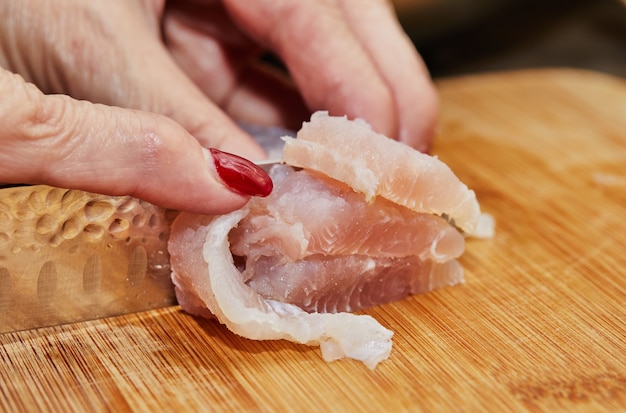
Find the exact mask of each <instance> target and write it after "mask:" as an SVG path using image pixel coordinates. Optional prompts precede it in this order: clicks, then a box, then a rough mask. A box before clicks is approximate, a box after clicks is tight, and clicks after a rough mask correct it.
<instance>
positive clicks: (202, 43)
mask: <svg viewBox="0 0 626 413" xmlns="http://www.w3.org/2000/svg"><path fill="white" fill-rule="evenodd" d="M0 16H4V18H5V19H9V20H11V23H12V24H10V25H3V27H4V28H0V31H4V32H5V33H2V36H1V37H2V38H3V39H4V47H3V48H2V50H3V53H2V55H3V56H0V64H3V65H6V67H9V68H10V69H11V70H13V71H16V72H18V73H22V74H23V75H24V76H25V77H26V79H27V80H29V81H32V82H33V83H35V84H37V85H38V86H39V87H40V88H42V89H43V90H44V91H45V92H48V93H52V92H55V93H67V94H70V95H71V96H74V97H76V98H79V99H87V100H90V101H93V102H101V103H106V104H109V105H115V106H121V107H129V108H135V109H141V110H146V111H152V112H157V113H161V114H164V115H167V116H169V117H171V118H172V119H174V120H176V121H177V122H178V123H180V124H181V125H182V126H183V127H184V128H185V129H187V130H188V131H189V132H190V133H191V134H192V135H193V136H195V137H196V138H197V139H198V140H199V141H200V143H201V144H202V145H203V146H205V147H217V148H221V149H224V150H226V151H230V152H235V153H238V154H241V155H243V156H246V157H249V158H252V159H255V158H260V157H262V156H263V153H262V151H261V150H260V148H259V147H258V146H257V145H255V144H254V143H253V142H252V141H251V140H250V138H249V137H248V136H247V135H246V134H244V133H243V132H242V131H241V130H239V128H237V127H236V125H235V124H234V123H233V121H232V119H237V120H242V121H248V122H252V123H266V124H274V125H284V126H288V127H291V128H298V127H299V126H298V125H299V124H300V122H301V121H302V120H305V119H306V118H307V117H308V111H313V110H318V109H324V110H329V111H330V112H331V114H335V115H340V114H347V115H348V116H350V117H361V118H364V119H366V120H367V121H368V122H370V123H371V124H372V125H373V126H374V128H375V129H376V130H378V131H379V132H382V133H385V134H386V135H388V136H392V137H396V138H398V139H400V140H402V141H404V142H406V143H408V144H410V145H412V146H415V147H417V148H419V149H425V148H427V147H428V144H429V142H430V139H431V138H432V133H433V129H434V125H435V122H436V115H437V98H436V94H435V92H434V89H433V86H432V83H431V82H430V80H429V78H428V74H427V72H426V69H425V68H424V66H423V64H422V63H421V61H420V59H419V56H418V55H417V53H416V52H415V50H414V48H413V46H412V45H411V43H410V42H409V40H408V39H407V38H406V36H405V35H404V34H403V32H402V30H401V28H400V26H399V24H398V23H397V20H396V19H395V16H394V13H393V9H392V8H391V5H390V4H388V3H387V2H386V1H385V0H369V1H365V2H364V1H363V0H328V1H302V0H282V1H276V0H256V1H254V2H250V1H247V0H224V1H223V2H218V1H216V0H187V1H185V0H178V1H176V0H172V1H168V2H165V1H164V0H143V1H140V0H135V1H131V0H125V1H119V0H118V1H114V0H92V1H89V2H85V1H81V0H58V1H55V2H52V3H51V2H45V1H41V0H23V1H20V2H3V4H2V5H0ZM264 49H268V50H271V51H273V52H274V53H275V54H277V55H278V56H279V57H280V58H281V59H282V60H283V61H284V63H285V65H286V67H287V69H288V70H289V72H290V74H291V78H292V79H293V83H294V84H295V86H296V88H294V87H293V85H292V84H290V83H289V82H286V81H285V80H284V79H282V78H281V77H280V76H278V75H277V74H276V73H272V72H270V71H268V69H267V67H263V65H262V64H260V62H259V60H258V56H259V54H260V52H261V51H262V50H264ZM299 93H300V94H301V96H302V98H301V97H300V95H299ZM302 100H303V101H304V102H305V103H306V107H305V106H304V104H303V102H302Z"/></svg>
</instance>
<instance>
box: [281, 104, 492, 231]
mask: <svg viewBox="0 0 626 413" xmlns="http://www.w3.org/2000/svg"><path fill="white" fill-rule="evenodd" d="M284 139H285V147H284V149H283V160H284V161H285V163H287V164H289V165H293V166H297V167H301V168H306V169H309V170H314V171H319V172H321V173H323V174H325V175H328V176H330V177H332V178H334V179H336V180H338V181H341V182H345V183H346V184H348V185H350V187H352V188H353V189H354V190H355V191H358V192H362V193H363V194H365V196H366V198H367V199H368V200H371V199H373V198H374V197H376V196H381V197H383V198H386V199H388V200H390V201H392V202H394V203H396V204H399V205H404V206H405V207H407V208H409V209H412V210H414V211H418V212H426V213H432V214H437V215H443V214H445V215H447V216H448V217H450V218H451V219H452V220H453V221H454V223H455V225H456V226H457V227H459V228H461V229H462V230H463V231H465V232H467V233H469V234H472V233H473V232H474V230H475V229H476V228H477V226H478V222H479V217H480V207H479V205H478V202H477V201H476V195H475V194H474V191H472V190H470V189H468V188H467V186H466V185H465V184H464V183H462V182H461V181H460V180H459V178H457V177H456V175H454V173H453V172H452V170H451V169H450V168H449V167H448V166H447V165H446V164H444V163H443V162H441V161H440V160H438V159H437V158H436V157H433V156H429V155H427V154H423V153H421V152H419V151H416V150H414V149H412V148H410V147H409V146H407V145H405V144H402V143H400V142H397V141H393V140H390V139H388V138H386V137H385V136H383V135H381V134H378V133H376V132H374V131H373V130H372V128H371V127H370V126H369V124H368V123H367V122H365V121H363V120H360V119H357V120H355V121H352V122H350V123H349V126H347V119H346V118H345V117H333V116H328V113H327V112H316V113H314V114H313V116H312V117H311V121H310V122H305V123H304V124H303V126H302V129H300V131H299V132H298V135H297V139H294V138H291V137H285V138H284Z"/></svg>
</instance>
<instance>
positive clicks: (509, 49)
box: [393, 0, 626, 78]
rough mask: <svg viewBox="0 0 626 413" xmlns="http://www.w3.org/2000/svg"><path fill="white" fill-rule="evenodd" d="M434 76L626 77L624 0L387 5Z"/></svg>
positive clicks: (412, 0) (401, 1) (397, 1)
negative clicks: (567, 70) (560, 73)
mask: <svg viewBox="0 0 626 413" xmlns="http://www.w3.org/2000/svg"><path fill="white" fill-rule="evenodd" d="M393 3H394V5H395V6H396V10H397V12H398V16H399V18H400V22H401V23H402V25H403V26H404V28H405V30H406V31H407V33H408V34H409V36H410V37H411V39H412V40H413V42H414V43H415V45H416V47H417V48H418V50H419V52H420V54H421V55H422V57H423V58H424V60H425V62H426V64H427V66H428V68H429V70H430V72H431V75H432V76H433V77H434V78H438V77H444V76H455V75H462V74H469V73H481V72H488V71H497V70H508V69H520V68H530V67H535V68H536V67H572V68H582V69H589V70H594V71H599V72H604V73H609V74H613V75H617V76H621V77H623V78H626V0H393Z"/></svg>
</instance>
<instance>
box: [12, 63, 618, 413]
mask: <svg viewBox="0 0 626 413" xmlns="http://www.w3.org/2000/svg"><path fill="white" fill-rule="evenodd" d="M438 87H439V90H440V92H441V97H442V105H443V113H442V119H441V128H440V130H439V137H438V139H437V143H436V145H435V149H434V151H435V153H436V154H438V155H439V156H440V157H441V158H442V159H443V160H444V161H445V162H447V163H448V164H449V165H450V166H451V167H452V168H453V169H454V170H455V171H456V172H457V174H458V175H459V176H460V177H461V179H462V180H463V181H465V182H466V183H467V184H468V185H469V186H470V187H472V188H474V189H475V190H476V192H477V195H478V198H479V200H480V202H481V203H482V206H483V208H484V210H486V211H487V212H490V213H491V214H493V215H494V216H495V218H496V220H497V235H496V237H495V238H494V239H492V240H471V241H469V242H468V244H467V252H466V254H465V255H464V256H463V258H462V260H461V261H462V263H463V265H464V266H465V268H466V269H467V271H466V278H467V282H466V283H465V284H464V285H462V286H457V287H453V288H447V289H443V290H439V291H436V292H433V293H430V294H427V295H422V296H415V297H410V298H407V299H405V300H403V301H402V302H399V303H395V304H390V305H384V306H381V307H379V308H374V309H372V310H370V311H367V312H368V313H369V314H371V315H373V316H374V317H376V318H377V319H378V320H380V321H381V322H382V323H383V324H384V325H385V326H387V327H388V328H390V329H392V330H393V331H394V332H395V336H394V349H393V351H392V354H391V357H390V359H389V360H387V361H385V362H383V363H382V364H380V365H379V366H378V368H377V369H376V370H375V371H370V370H368V369H367V368H366V367H365V366H364V365H362V364H360V363H357V362H354V361H339V362H334V363H330V364H328V363H325V362H324V361H323V360H322V359H321V357H320V355H319V351H318V349H315V348H307V347H304V346H301V345H296V344H292V343H288V342H283V341H280V342H254V341H248V340H245V339H242V338H239V337H237V336H235V335H233V334H231V333H229V332H228V331H227V330H226V329H225V328H223V327H222V326H220V325H218V324H216V323H215V322H212V321H206V320H202V319H197V318H194V317H191V316H188V315H186V314H184V313H183V312H181V311H180V309H179V308H178V307H170V308H166V309H163V310H157V311H150V312H146V313H140V314H135V315H130V316H123V317H118V318H111V319H106V320H99V321H93V322H86V323H80V324H72V325H66V326H61V327H54V328H46V329H41V330H31V331H24V332H19V333H9V334H4V335H0V381H1V383H2V386H1V389H0V410H4V411H11V412H15V411H43V410H56V411H70V410H79V411H106V410H109V411H115V412H123V411H143V410H145V411H230V410H232V411H306V410H315V411H372V412H381V411H420V410H422V411H434V412H439V411H480V412H483V411H551V412H554V411H567V412H573V411H581V412H582V411H584V412H589V411H607V412H608V411H611V412H613V411H618V410H621V411H626V82H625V81H624V80H620V79H615V78H611V77H607V76H604V75H599V74H595V73H589V72H580V71H564V70H543V71H522V72H514V73H502V74H490V75H483V76H475V77H465V78H457V79H449V80H443V81H440V82H439V83H438Z"/></svg>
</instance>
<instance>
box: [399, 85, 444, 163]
mask: <svg viewBox="0 0 626 413" xmlns="http://www.w3.org/2000/svg"><path fill="white" fill-rule="evenodd" d="M415 89H416V90H418V91H419V94H418V95H417V96H416V97H415V103H414V104H413V105H407V106H405V107H401V108H400V110H399V114H398V117H399V119H398V122H399V132H398V139H399V140H400V142H403V143H405V144H407V145H409V146H411V147H413V148H415V149H417V150H419V151H421V152H428V151H429V150H430V147H431V145H432V141H433V139H434V138H435V134H436V131H437V126H438V124H439V116H440V106H439V105H440V103H439V95H438V93H437V90H436V89H435V87H434V85H433V84H432V83H431V82H429V81H425V82H424V84H422V85H418V86H417V87H416V88H415Z"/></svg>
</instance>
